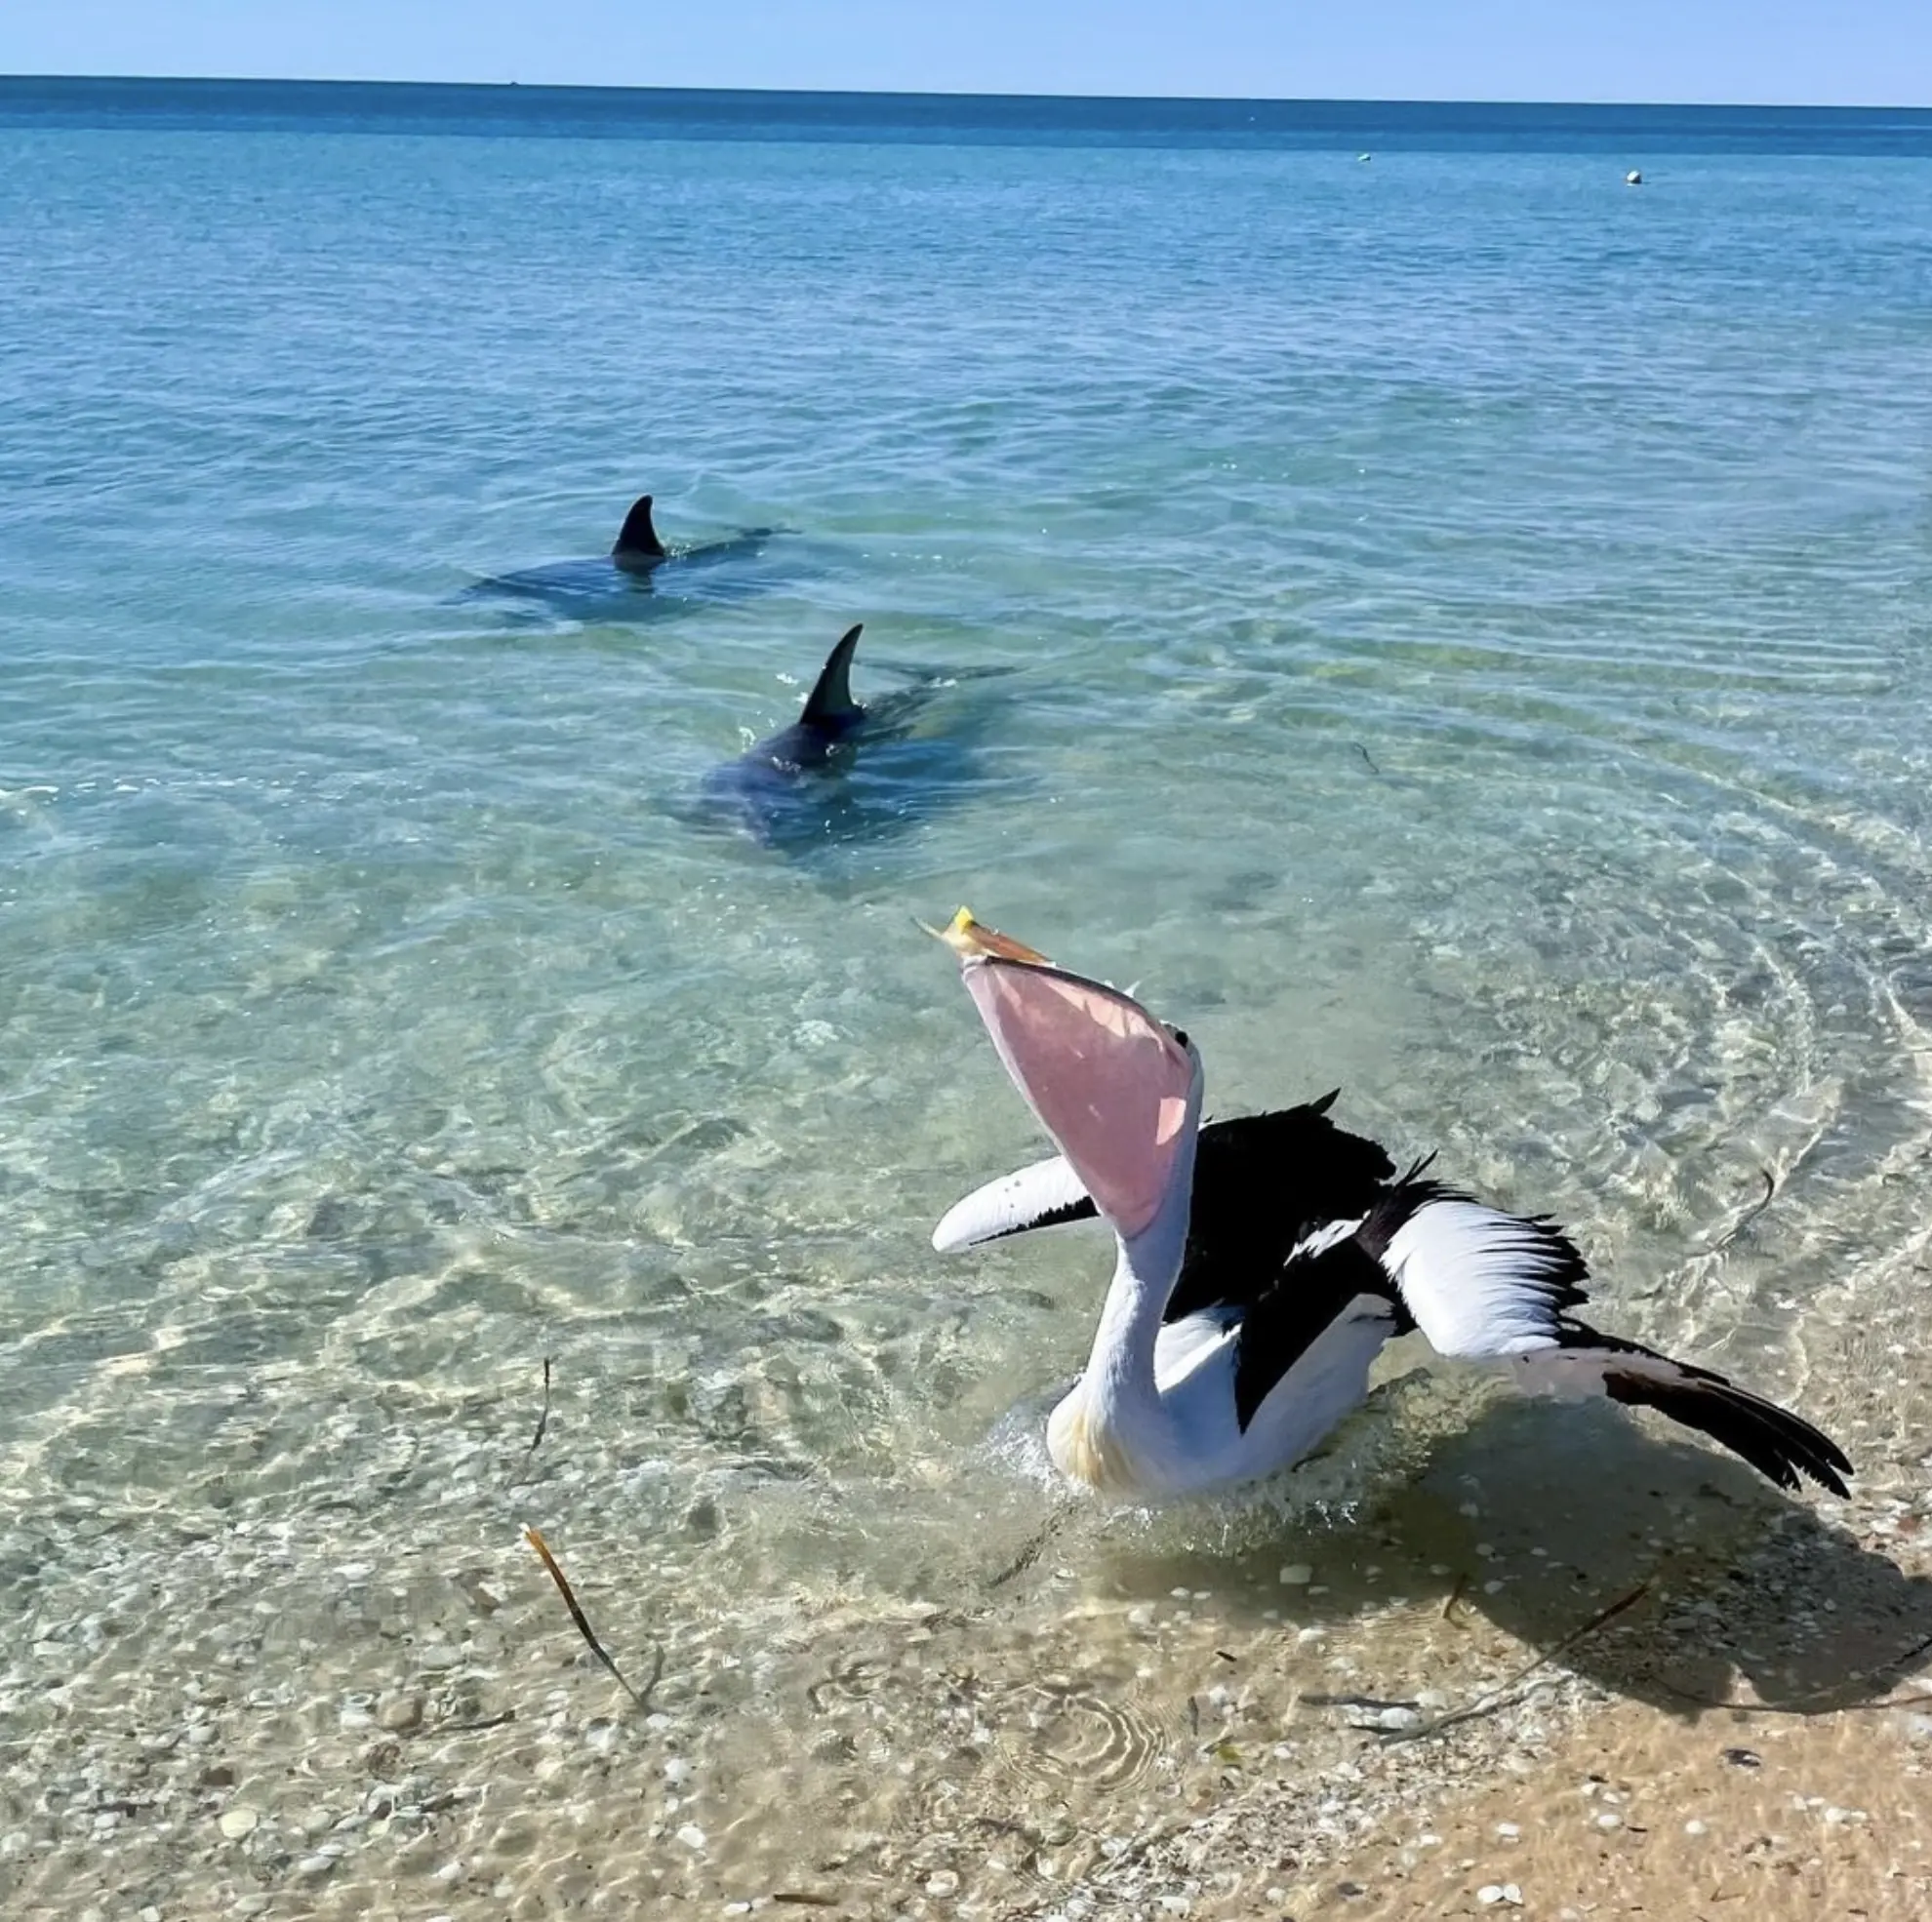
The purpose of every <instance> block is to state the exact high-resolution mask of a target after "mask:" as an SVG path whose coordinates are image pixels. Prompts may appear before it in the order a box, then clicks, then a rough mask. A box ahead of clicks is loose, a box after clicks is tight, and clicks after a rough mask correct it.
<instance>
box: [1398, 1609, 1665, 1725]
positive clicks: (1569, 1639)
mask: <svg viewBox="0 0 1932 1922" xmlns="http://www.w3.org/2000/svg"><path fill="white" fill-rule="evenodd" d="M1649 1593H1650V1583H1649V1582H1648V1581H1644V1582H1638V1583H1637V1585H1636V1586H1635V1587H1634V1588H1632V1589H1631V1590H1630V1593H1629V1594H1628V1595H1620V1596H1619V1597H1618V1598H1617V1599H1616V1600H1615V1601H1614V1602H1612V1603H1611V1604H1610V1606H1609V1607H1608V1608H1604V1609H1598V1610H1597V1612H1596V1613H1595V1614H1594V1615H1593V1616H1591V1617H1590V1620H1589V1621H1588V1622H1585V1623H1584V1624H1583V1625H1582V1626H1581V1627H1580V1628H1573V1629H1571V1631H1570V1632H1569V1633H1568V1634H1567V1635H1565V1636H1564V1637H1563V1639H1562V1640H1561V1641H1560V1642H1558V1643H1557V1644H1556V1646H1555V1647H1554V1648H1552V1649H1547V1650H1546V1651H1545V1652H1544V1653H1543V1654H1542V1655H1540V1656H1538V1657H1537V1659H1536V1660H1535V1661H1534V1662H1530V1663H1529V1664H1528V1665H1527V1666H1526V1667H1523V1668H1519V1669H1517V1671H1516V1672H1515V1673H1514V1674H1513V1675H1511V1676H1510V1677H1509V1679H1508V1680H1507V1681H1503V1682H1498V1683H1497V1684H1496V1686H1495V1687H1494V1688H1492V1689H1485V1690H1484V1691H1483V1692H1482V1694H1480V1695H1479V1696H1477V1697H1476V1699H1475V1700H1474V1701H1473V1702H1470V1703H1469V1706H1468V1707H1467V1708H1452V1709H1451V1710H1450V1711H1449V1712H1448V1713H1447V1714H1446V1715H1438V1716H1436V1717H1435V1719H1434V1720H1433V1721H1431V1722H1424V1723H1422V1724H1421V1725H1420V1726H1419V1727H1417V1728H1413V1729H1386V1730H1379V1731H1377V1734H1378V1736H1379V1738H1380V1740H1381V1741H1383V1742H1423V1741H1426V1740H1427V1739H1428V1738H1429V1736H1435V1735H1442V1734H1444V1733H1446V1732H1447V1731H1448V1730H1450V1729H1453V1728H1457V1727H1459V1726H1460V1725H1461V1724H1463V1723H1464V1722H1473V1721H1476V1720H1478V1719H1479V1718H1480V1717H1482V1716H1484V1715H1489V1714H1493V1713H1495V1711H1496V1710H1497V1709H1499V1708H1503V1707H1507V1706H1508V1702H1506V1701H1505V1698H1506V1697H1508V1696H1509V1694H1510V1693H1511V1692H1512V1691H1513V1690H1516V1689H1519V1688H1521V1687H1522V1685H1523V1684H1524V1683H1525V1682H1527V1681H1528V1680H1529V1678H1530V1677H1531V1676H1532V1675H1534V1674H1535V1673H1536V1672H1537V1670H1538V1669H1539V1668H1543V1667H1546V1666H1548V1664H1549V1663H1550V1662H1556V1661H1558V1660H1560V1659H1561V1658H1562V1657H1563V1656H1565V1655H1567V1654H1569V1652H1570V1651H1571V1650H1572V1649H1573V1648H1575V1647H1576V1645H1577V1644H1578V1643H1579V1642H1581V1641H1582V1640H1583V1639H1584V1637H1585V1636H1587V1635H1593V1634H1595V1633H1596V1631H1597V1630H1598V1629H1599V1628H1601V1627H1603V1626H1605V1625H1606V1624H1607V1623H1609V1622H1614V1621H1615V1620H1616V1619H1617V1617H1618V1616H1620V1615H1622V1614H1623V1612H1624V1611H1625V1610H1626V1609H1628V1608H1634V1607H1635V1606H1636V1604H1637V1603H1638V1602H1640V1601H1642V1600H1643V1598H1644V1596H1646V1595H1647V1594H1649Z"/></svg>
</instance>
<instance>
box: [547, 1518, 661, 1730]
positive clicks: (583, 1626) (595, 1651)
mask: <svg viewBox="0 0 1932 1922" xmlns="http://www.w3.org/2000/svg"><path fill="white" fill-rule="evenodd" d="M523 1539H524V1541H526V1542H529V1543H530V1545H531V1547H533V1548H534V1549H536V1551H537V1559H538V1560H539V1561H541V1562H542V1563H543V1566H544V1567H545V1568H546V1569H548V1570H549V1572H550V1580H551V1581H552V1582H555V1583H556V1584H557V1593H558V1594H559V1595H561V1596H562V1597H563V1598H564V1607H565V1608H567V1609H568V1610H569V1611H570V1619H571V1620H572V1621H573V1622H576V1623H577V1632H578V1633H579V1634H580V1635H582V1636H583V1637H584V1645H585V1647H587V1648H588V1649H589V1651H590V1653H591V1654H592V1655H594V1656H595V1657H596V1658H597V1660H598V1661H599V1662H602V1663H603V1664H604V1666H605V1667H606V1668H607V1669H609V1670H610V1673H611V1679H612V1680H613V1681H615V1682H616V1683H617V1685H618V1687H619V1688H621V1689H622V1690H623V1691H624V1694H625V1695H627V1696H628V1697H629V1698H630V1699H631V1701H632V1702H635V1703H636V1704H637V1705H638V1707H639V1708H642V1709H645V1710H647V1711H648V1710H649V1708H650V1706H651V1691H652V1690H653V1689H654V1688H656V1687H657V1686H658V1678H659V1676H661V1675H662V1674H663V1673H664V1649H663V1648H662V1647H660V1648H659V1649H658V1651H657V1656H656V1660H655V1662H654V1663H653V1665H652V1669H651V1679H650V1680H649V1681H648V1682H646V1683H645V1685H644V1692H643V1694H641V1695H640V1694H639V1693H638V1692H637V1691H636V1690H635V1689H634V1688H632V1687H631V1686H630V1684H629V1683H628V1682H627V1681H625V1680H624V1670H623V1669H622V1668H620V1667H619V1666H618V1665H617V1663H616V1662H613V1661H612V1660H611V1656H610V1651H609V1650H608V1649H606V1648H605V1646H604V1645H603V1643H602V1642H600V1641H599V1640H598V1639H597V1631H596V1630H595V1629H594V1628H592V1627H591V1626H590V1622H589V1619H588V1618H587V1617H586V1616H585V1615H584V1610H583V1609H582V1607H581V1606H579V1603H578V1600H577V1597H576V1595H575V1594H573V1593H572V1591H571V1586H570V1583H569V1582H568V1581H567V1580H566V1579H565V1577H564V1572H563V1570H562V1569H560V1568H559V1567H558V1566H557V1558H556V1557H555V1556H554V1555H553V1554H551V1553H550V1544H549V1543H548V1542H545V1541H544V1540H543V1536H541V1535H540V1534H539V1533H538V1532H537V1530H536V1529H534V1528H532V1527H531V1525H530V1524H529V1523H528V1522H525V1523H524V1525H523Z"/></svg>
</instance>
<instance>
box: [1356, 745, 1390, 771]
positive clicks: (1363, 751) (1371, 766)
mask: <svg viewBox="0 0 1932 1922" xmlns="http://www.w3.org/2000/svg"><path fill="white" fill-rule="evenodd" d="M1349 745H1350V746H1352V747H1353V748H1354V750H1355V752H1356V753H1357V754H1359V755H1360V756H1361V757H1362V759H1363V760H1365V761H1366V762H1367V763H1368V771H1369V773H1370V774H1372V775H1380V774H1381V773H1382V770H1381V769H1380V768H1379V767H1377V766H1376V764H1375V756H1374V755H1373V754H1371V753H1370V752H1369V751H1368V749H1367V748H1366V747H1364V746H1363V745H1362V743H1361V742H1360V741H1351V742H1349Z"/></svg>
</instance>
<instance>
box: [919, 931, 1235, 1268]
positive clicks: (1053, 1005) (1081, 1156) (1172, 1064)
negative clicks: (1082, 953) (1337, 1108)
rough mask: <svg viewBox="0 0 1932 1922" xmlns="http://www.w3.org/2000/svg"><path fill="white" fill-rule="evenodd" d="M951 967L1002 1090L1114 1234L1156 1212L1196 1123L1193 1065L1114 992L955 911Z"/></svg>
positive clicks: (1141, 1225)
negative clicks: (1034, 1121)
mask: <svg viewBox="0 0 1932 1922" xmlns="http://www.w3.org/2000/svg"><path fill="white" fill-rule="evenodd" d="M940 939H941V940H943V941H946V944H947V945H948V946H949V947H951V948H952V949H953V950H954V952H955V953H957V954H958V955H959V957H960V964H961V967H960V972H961V973H962V975H963V976H964V978H965V981H966V991H967V992H968V993H969V994H971V995H972V997H973V1003H974V1006H975V1007H977V1008H978V1009H979V1011H980V1019H981V1020H982V1021H985V1022H986V1032H987V1033H988V1034H989V1035H991V1036H992V1044H993V1046H994V1048H996V1049H997V1050H998V1051H999V1058H1000V1060H1001V1061H1004V1062H1005V1064H1006V1071H1007V1073H1008V1074H1010V1075H1011V1076H1012V1077H1013V1083H1014V1086H1015V1087H1017V1088H1018V1089H1019V1090H1020V1092H1021V1094H1023V1095H1024V1096H1025V1097H1026V1102H1027V1105H1028V1106H1029V1107H1031V1109H1032V1110H1033V1112H1034V1113H1035V1114H1036V1115H1037V1116H1038V1117H1039V1119H1040V1124H1041V1126H1042V1127H1044V1128H1045V1129H1046V1131H1047V1133H1048V1134H1049V1135H1051V1136H1052V1137H1053V1139H1054V1141H1056V1142H1057V1143H1058V1144H1059V1147H1060V1151H1061V1153H1062V1154H1064V1155H1065V1156H1066V1157H1067V1163H1068V1165H1069V1166H1070V1167H1071V1168H1072V1170H1073V1172H1074V1174H1075V1175H1077V1176H1078V1177H1079V1179H1080V1181H1081V1183H1082V1185H1083V1186H1084V1187H1085V1188H1086V1190H1087V1192H1088V1193H1089V1194H1090V1195H1092V1196H1093V1198H1094V1201H1095V1203H1096V1205H1097V1206H1098V1207H1099V1208H1100V1210H1101V1212H1102V1214H1104V1215H1106V1216H1107V1219H1108V1220H1109V1221H1111V1222H1112V1223H1113V1225H1114V1227H1115V1228H1116V1229H1117V1230H1118V1232H1119V1233H1120V1234H1121V1236H1122V1237H1123V1238H1125V1239H1127V1240H1132V1239H1133V1237H1134V1236H1136V1235H1138V1234H1140V1233H1141V1232H1142V1231H1143V1230H1144V1229H1145V1228H1147V1226H1148V1224H1149V1223H1150V1222H1151V1221H1153V1219H1154V1217H1155V1216H1156V1215H1158V1214H1159V1213H1160V1209H1161V1204H1162V1202H1163V1201H1164V1200H1165V1198H1166V1196H1167V1192H1168V1189H1169V1188H1170V1187H1171V1186H1172V1184H1173V1181H1174V1179H1175V1174H1176V1170H1177V1164H1178V1163H1179V1162H1180V1160H1181V1155H1182V1150H1183V1149H1184V1147H1186V1146H1187V1143H1188V1142H1189V1141H1191V1139H1192V1134H1193V1129H1194V1127H1195V1125H1196V1123H1197V1121H1198V1118H1199V1114H1200V1094H1201V1071H1200V1060H1199V1057H1198V1056H1197V1055H1196V1054H1195V1053H1194V1051H1193V1049H1192V1047H1191V1046H1190V1045H1189V1044H1188V1043H1187V1040H1186V1038H1185V1037H1182V1036H1177V1035H1176V1034H1175V1033H1174V1032H1173V1031H1172V1030H1171V1029H1169V1028H1167V1027H1165V1026H1163V1025H1162V1024H1161V1023H1160V1022H1159V1021H1156V1020H1155V1019H1154V1018H1153V1016H1151V1015H1150V1014H1148V1013H1147V1010H1146V1009H1145V1008H1143V1007H1142V1006H1141V1004H1140V1003H1139V1002H1138V1001H1135V1000H1133V999H1132V998H1131V997H1129V996H1128V995H1125V994H1122V993H1121V992H1120V991H1119V989H1117V988H1111V987H1107V986H1106V985H1105V984H1104V983H1102V982H1100V981H1088V980H1086V979H1085V978H1084V977H1082V976H1080V975H1069V974H1067V972H1066V971H1065V970H1064V969H1061V968H1056V967H1055V966H1054V965H1053V964H1052V963H1051V962H1050V961H1048V960H1047V959H1046V957H1045V956H1044V955H1041V954H1037V953H1035V952H1034V951H1033V949H1031V948H1030V947H1025V946H1022V945H1021V943H1020V942H1018V941H1011V940H1009V939H1008V938H1007V937H1006V936H1005V935H1000V934H995V933H994V932H993V930H992V929H990V928H983V927H982V926H981V925H980V924H979V923H978V922H977V921H975V920H974V919H973V917H972V916H971V915H970V914H969V913H968V912H967V911H966V910H965V909H964V908H961V909H960V910H959V913H958V914H957V915H956V916H955V917H954V918H953V922H952V925H951V927H950V928H949V929H948V930H947V931H946V933H945V934H944V935H942V936H941V937H940Z"/></svg>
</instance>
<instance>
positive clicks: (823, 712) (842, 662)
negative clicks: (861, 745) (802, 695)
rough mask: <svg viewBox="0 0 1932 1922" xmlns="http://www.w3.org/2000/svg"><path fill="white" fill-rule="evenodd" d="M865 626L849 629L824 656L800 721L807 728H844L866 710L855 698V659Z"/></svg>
mask: <svg viewBox="0 0 1932 1922" xmlns="http://www.w3.org/2000/svg"><path fill="white" fill-rule="evenodd" d="M864 632H865V622H864V621H861V622H860V623H859V625H858V626H856V627H852V628H848V629H847V631H846V632H845V633H843V634H841V635H840V636H839V641H838V645H837V646H836V647H835V648H833V649H832V651H831V652H830V653H829V654H828V655H826V656H825V665H824V666H823V667H822V668H820V670H819V679H818V683H817V685H816V686H815V687H814V688H813V689H812V692H811V694H810V695H809V696H808V697H807V698H806V701H805V711H804V713H802V714H801V715H800V716H799V717H798V718H799V719H800V720H801V721H802V722H803V723H804V724H805V726H807V727H808V728H835V727H841V726H843V725H844V724H845V723H847V722H849V721H856V720H857V719H858V718H859V716H860V715H861V714H863V713H864V712H865V709H864V708H863V707H861V706H860V704H859V703H858V702H857V701H854V700H853V698H852V657H853V656H854V655H855V654H856V653H857V652H858V651H859V636H860V635H861V634H862V633H864Z"/></svg>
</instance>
